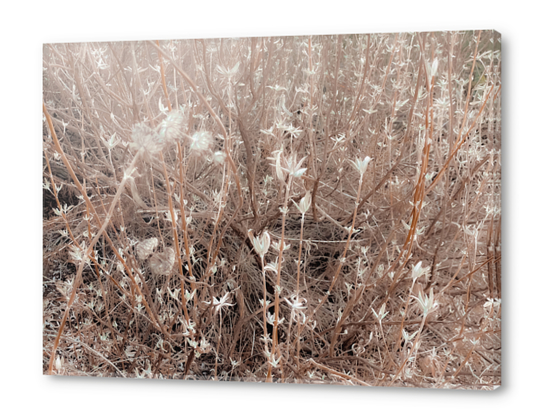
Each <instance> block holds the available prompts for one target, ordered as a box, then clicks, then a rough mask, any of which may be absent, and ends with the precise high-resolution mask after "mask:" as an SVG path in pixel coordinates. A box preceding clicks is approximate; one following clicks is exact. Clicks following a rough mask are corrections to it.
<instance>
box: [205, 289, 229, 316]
mask: <svg viewBox="0 0 542 420" xmlns="http://www.w3.org/2000/svg"><path fill="white" fill-rule="evenodd" d="M229 295H230V292H226V294H225V295H224V296H222V297H221V298H220V299H217V298H215V297H213V306H214V309H215V311H216V313H218V312H220V310H222V308H224V307H225V306H233V304H232V303H228V299H229ZM205 303H207V304H210V302H205Z"/></svg>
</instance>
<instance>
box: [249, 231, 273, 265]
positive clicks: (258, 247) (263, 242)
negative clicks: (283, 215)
mask: <svg viewBox="0 0 542 420" xmlns="http://www.w3.org/2000/svg"><path fill="white" fill-rule="evenodd" d="M248 235H249V237H250V239H251V241H252V245H253V246H254V251H256V253H257V254H258V255H259V256H260V258H263V257H264V255H265V254H267V251H268V250H269V245H271V237H270V236H269V233H268V232H267V231H266V232H264V233H262V234H261V235H260V236H259V237H257V238H255V237H254V236H253V235H252V229H250V230H249V231H248Z"/></svg>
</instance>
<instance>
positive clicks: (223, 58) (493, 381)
mask: <svg viewBox="0 0 542 420" xmlns="http://www.w3.org/2000/svg"><path fill="white" fill-rule="evenodd" d="M500 203H501V38H500V34H499V33H497V32H495V31H492V30H475V31H455V32H454V31H449V32H432V33H421V32H420V33H379V34H342V35H325V36H324V35H312V36H309V35H308V36H292V37H254V38H231V39H195V40H187V39H185V40H160V41H156V40H148V41H130V42H113V41H112V42H88V43H72V44H70V43H65V44H47V45H44V47H43V373H44V374H49V375H65V376H73V375H77V376H100V377H126V378H159V379H184V380H212V381H246V382H274V383H300V384H340V385H356V386H387V387H390V386H393V387H418V388H450V389H457V388H459V389H481V390H492V389H495V388H496V387H498V386H499V385H500V383H501V339H500V337H501V334H500V328H501V327H500V325H501V321H500V320H501V305H500V304H501V269H500V266H501V228H500V226H501V204H500Z"/></svg>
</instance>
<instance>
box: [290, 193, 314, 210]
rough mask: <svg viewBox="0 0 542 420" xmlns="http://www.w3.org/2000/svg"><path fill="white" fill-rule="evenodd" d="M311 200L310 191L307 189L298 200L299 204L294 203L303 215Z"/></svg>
mask: <svg viewBox="0 0 542 420" xmlns="http://www.w3.org/2000/svg"><path fill="white" fill-rule="evenodd" d="M311 201H312V197H311V194H310V191H307V194H306V195H305V197H303V198H302V199H301V200H300V201H299V205H297V204H296V203H295V202H294V204H295V206H296V207H297V209H298V210H299V211H300V212H301V214H303V215H305V213H307V211H308V210H309V209H310V207H311Z"/></svg>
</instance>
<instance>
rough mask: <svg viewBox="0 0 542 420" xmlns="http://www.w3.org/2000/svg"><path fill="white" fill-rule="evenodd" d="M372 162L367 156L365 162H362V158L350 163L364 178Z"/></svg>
mask: <svg viewBox="0 0 542 420" xmlns="http://www.w3.org/2000/svg"><path fill="white" fill-rule="evenodd" d="M371 160H372V159H371V158H370V157H369V156H365V159H363V160H361V159H360V158H356V161H355V162H354V161H352V160H351V161H350V162H351V163H352V165H354V168H356V169H357V170H358V171H359V173H360V175H361V176H363V174H364V173H365V171H366V170H367V166H368V165H369V162H370V161H371Z"/></svg>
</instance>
